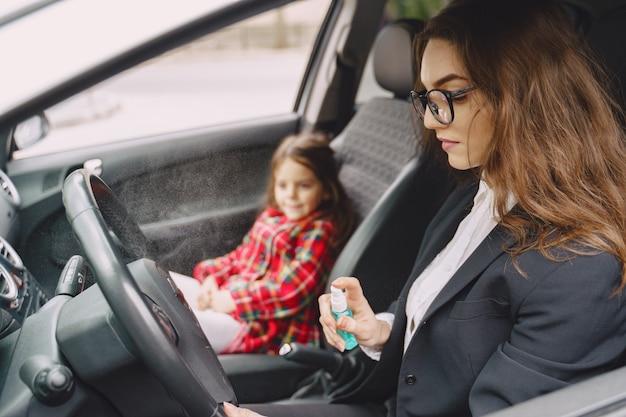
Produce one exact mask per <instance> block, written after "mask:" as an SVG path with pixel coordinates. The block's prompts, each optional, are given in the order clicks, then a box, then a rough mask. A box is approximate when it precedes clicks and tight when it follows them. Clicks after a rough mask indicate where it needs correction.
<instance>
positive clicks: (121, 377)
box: [0, 0, 626, 417]
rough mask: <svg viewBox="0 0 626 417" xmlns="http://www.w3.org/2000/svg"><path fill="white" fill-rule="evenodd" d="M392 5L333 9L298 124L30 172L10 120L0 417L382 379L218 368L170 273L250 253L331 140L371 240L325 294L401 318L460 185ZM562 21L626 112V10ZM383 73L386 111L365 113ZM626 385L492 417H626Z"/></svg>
mask: <svg viewBox="0 0 626 417" xmlns="http://www.w3.org/2000/svg"><path fill="white" fill-rule="evenodd" d="M44 3H46V2H44ZM47 3H54V2H47ZM289 3H291V1H289V0H265V1H264V2H262V4H261V2H258V1H256V0H249V1H241V2H238V3H236V4H231V5H229V6H225V7H224V8H223V9H218V12H215V13H212V14H209V15H207V16H206V17H204V18H200V19H198V20H196V21H193V22H190V23H188V24H187V26H185V27H184V28H182V29H181V30H179V31H177V32H172V33H168V34H167V36H166V35H163V36H161V37H159V38H158V39H155V40H153V41H152V42H147V43H146V44H144V45H142V46H140V47H137V48H136V49H134V50H133V51H131V52H128V53H127V54H126V55H123V56H122V57H121V58H119V59H117V60H115V61H110V62H107V63H105V64H102V65H100V66H99V68H98V70H97V71H96V70H94V71H92V72H91V73H89V74H87V75H85V76H84V77H82V78H80V79H78V78H77V81H76V84H75V85H71V86H70V87H71V88H70V87H68V88H67V92H65V91H64V90H63V89H59V92H58V93H57V92H56V90H55V91H54V92H53V93H55V94H58V95H57V96H55V98H54V99H52V98H51V96H50V95H49V96H45V97H43V98H42V99H41V100H40V101H37V100H33V101H32V103H29V105H28V106H27V105H24V106H22V107H20V108H19V109H17V110H16V112H15V114H16V115H19V116H20V117H18V116H14V119H15V120H21V119H22V117H21V116H26V115H27V114H28V115H31V113H32V114H44V110H46V109H47V108H48V107H49V106H50V105H51V103H52V102H56V101H61V100H62V99H65V98H68V97H70V96H71V95H72V94H73V93H74V92H77V91H79V90H80V89H81V88H83V87H84V86H86V85H94V84H97V83H98V82H100V81H103V80H105V79H106V78H108V77H109V76H111V75H113V74H116V73H118V72H120V71H122V70H124V69H126V68H130V67H132V66H133V65H134V64H136V63H138V62H141V61H143V60H145V59H147V58H149V57H152V56H158V55H159V54H161V53H164V52H166V51H168V50H169V49H171V48H173V47H174V46H178V45H183V44H184V43H185V42H187V41H189V40H190V39H195V38H198V37H199V36H200V34H201V33H209V32H211V31H213V30H219V29H222V28H224V27H226V26H228V25H229V24H230V23H232V22H236V21H238V20H243V19H245V18H248V17H250V16H253V15H256V14H260V13H262V12H265V11H271V10H272V9H274V8H279V7H282V6H284V5H287V4H289ZM296 3H297V2H296ZM386 3H387V2H386V1H383V0H343V1H339V0H338V1H332V2H330V6H329V9H328V12H327V15H326V17H325V18H324V20H323V22H322V24H321V27H320V34H319V35H318V37H317V38H316V40H315V44H314V46H313V52H312V55H311V59H310V61H309V63H308V65H307V68H306V70H305V74H304V76H303V80H302V85H301V87H300V90H299V91H298V95H297V99H296V104H295V106H294V110H293V112H289V113H286V114H279V115H276V116H272V117H266V118H259V119H255V120H246V121H244V122H234V123H226V124H221V125H216V126H209V127H202V128H195V129H189V130H187V131H185V132H182V133H180V132H169V133H163V134H160V135H154V136H150V137H140V138H137V139H134V140H130V141H127V142H120V143H113V144H107V145H97V146H93V147H85V148H77V149H74V150H70V151H67V152H59V153H51V154H48V155H42V156H36V157H32V158H24V159H19V158H11V157H10V154H11V152H12V151H14V150H15V146H16V145H15V144H14V143H11V140H10V139H11V137H12V136H11V135H12V134H13V133H14V132H13V131H14V124H15V123H14V122H15V120H12V119H11V118H9V117H8V116H7V118H6V119H5V118H2V117H0V139H3V140H6V141H7V146H6V147H5V149H4V150H3V151H2V152H0V156H3V157H4V156H6V157H7V158H6V159H7V160H6V162H5V161H3V166H2V168H3V170H2V171H0V182H2V187H1V189H2V190H3V192H4V195H3V198H0V215H3V216H5V218H6V219H8V220H7V221H5V222H1V224H0V255H2V256H0V308H1V309H0V312H2V314H1V315H0V417H13V416H15V417H18V416H54V417H56V416H58V417H61V416H94V417H99V416H102V417H112V416H151V417H159V416H200V415H216V416H223V415H224V414H223V410H222V409H221V407H220V405H219V404H220V403H222V402H225V401H228V402H232V403H239V404H245V403H258V402H275V401H277V402H291V403H294V402H317V401H323V402H328V401H332V400H333V398H334V397H336V396H340V395H341V394H343V393H345V392H346V391H348V390H350V389H351V388H352V387H354V384H358V383H359V381H360V380H361V377H362V376H363V375H364V374H366V373H367V372H368V366H369V364H370V362H369V360H365V358H364V355H363V353H362V352H360V350H359V349H358V348H356V349H354V350H352V351H349V352H347V353H341V354H340V353H339V352H337V351H336V350H334V349H333V348H331V347H329V346H326V345H325V344H324V343H322V347H321V348H319V349H316V348H312V347H309V346H303V345H297V344H292V345H289V346H285V347H284V350H281V354H280V355H266V354H228V355H217V354H216V353H215V352H213V350H212V348H211V347H210V346H207V345H208V342H206V339H205V337H204V335H203V334H202V332H201V331H199V328H198V327H197V326H194V325H193V324H190V323H192V322H193V318H190V311H189V310H188V309H187V308H186V307H185V305H186V304H185V303H184V302H181V300H182V299H183V298H184V297H182V295H181V294H180V292H179V291H177V289H176V286H175V284H174V283H173V281H172V280H171V278H170V277H169V275H168V271H176V272H180V273H186V274H190V273H191V270H190V268H191V266H193V264H194V262H196V261H197V260H199V259H205V258H210V257H214V256H218V255H220V254H223V253H225V252H226V251H229V250H231V249H232V248H234V247H235V246H236V245H237V244H238V243H239V242H240V239H241V237H242V236H243V235H244V234H245V232H246V231H247V230H248V228H249V227H250V225H251V224H252V222H253V221H254V218H255V216H256V214H257V213H258V210H259V206H260V203H261V201H262V196H263V192H264V191H265V186H266V178H267V175H268V168H269V164H268V163H267V162H268V161H269V160H270V158H271V155H272V153H273V151H274V149H275V148H276V146H277V144H278V143H279V141H280V139H281V138H283V137H284V136H286V135H288V134H290V133H293V132H296V131H298V130H300V129H309V128H316V129H321V130H326V131H328V132H330V133H331V134H332V136H333V141H332V146H333V148H334V150H335V154H336V158H337V163H338V165H339V167H340V171H339V172H340V179H341V181H342V184H343V185H344V187H345V188H346V191H347V193H348V195H349V197H350V200H351V202H352V204H353V206H354V208H355V210H356V212H357V217H358V222H359V224H358V227H357V229H356V230H355V232H354V234H353V235H352V237H351V238H350V240H349V241H348V242H347V244H346V245H345V247H344V248H343V250H342V252H341V254H340V256H339V258H338V259H337V262H336V263H335V266H334V268H333V270H332V271H331V274H330V281H329V283H328V285H330V283H331V282H332V279H334V278H337V277H339V276H357V277H359V279H360V281H361V283H362V285H363V288H364V291H365V293H366V296H367V298H368V300H369V301H370V304H371V305H372V307H373V309H374V311H383V310H385V309H386V307H387V306H388V305H389V304H390V303H391V302H392V301H393V300H394V299H395V297H396V296H397V294H398V293H399V292H400V290H401V288H402V286H403V284H404V281H405V278H406V277H407V275H408V274H409V273H410V271H411V269H412V267H413V262H414V260H415V257H416V254H417V252H418V250H419V247H420V243H421V236H422V235H423V233H424V231H425V228H426V226H427V225H428V223H429V221H430V219H431V218H432V217H433V216H434V214H435V213H436V212H437V210H438V208H439V206H440V205H441V204H442V203H443V201H444V200H445V198H446V196H447V195H448V194H449V193H450V192H451V184H452V181H451V180H450V177H449V173H448V172H447V171H442V170H441V169H437V168H435V167H434V166H433V165H431V164H429V162H430V160H431V158H432V155H430V154H428V153H426V152H425V151H424V150H423V149H421V148H420V146H419V140H418V139H419V138H421V136H422V135H424V134H427V133H426V132H424V131H423V126H422V124H421V122H420V121H419V119H418V118H417V116H416V114H415V112H414V111H413V108H412V105H411V102H410V100H409V91H410V90H412V89H413V88H414V83H415V80H416V76H417V74H416V68H415V63H414V60H413V58H412V50H413V37H414V35H415V34H416V33H418V32H419V30H420V29H421V28H422V27H423V20H421V19H417V18H404V17H403V18H396V19H389V18H388V17H384V18H382V19H381V16H386V15H385V12H384V11H385V8H386V7H387V4H386ZM563 3H564V4H565V6H566V9H567V11H568V13H569V15H570V17H571V19H572V22H573V24H574V25H575V26H576V27H577V29H578V30H579V31H580V32H581V34H583V35H584V36H585V37H586V38H587V39H589V40H590V42H591V43H592V45H593V46H594V48H595V49H596V50H597V51H598V52H599V54H600V56H601V57H602V59H604V60H605V61H606V65H607V67H608V68H609V71H610V72H611V74H612V75H613V77H612V80H613V81H614V89H615V91H616V95H617V98H618V99H619V100H621V102H622V103H623V104H624V105H625V107H626V91H625V90H624V87H623V86H624V85H625V83H626V38H624V35H625V34H626V31H624V30H623V24H624V22H625V21H626V4H624V2H623V0H605V1H600V2H594V1H591V0H589V1H586V0H563ZM40 7H46V5H43V6H41V5H40ZM12 18H15V16H13V17H12ZM7 19H8V18H7ZM5 23H6V22H4V21H2V19H0V31H1V30H2V26H3V24H5ZM120 24H121V23H120ZM0 35H1V33H0ZM368 57H369V59H371V64H372V69H373V77H374V79H375V82H376V84H377V86H378V88H379V89H380V91H382V94H379V95H375V96H373V97H370V98H368V99H367V100H365V101H363V102H359V103H356V101H355V96H357V92H358V88H359V84H360V82H361V79H362V78H364V71H365V70H364V67H365V66H366V61H367V60H368ZM51 94H52V93H51ZM20 112H22V113H20ZM7 120H8V121H9V122H11V123H9V122H7ZM44 121H45V120H44ZM44 125H45V123H44ZM5 154H6V155H5ZM87 162H89V163H87ZM94 166H95V167H96V168H98V169H94ZM624 383H626V369H618V370H616V371H613V372H611V373H608V374H606V375H602V376H600V377H596V378H593V379H592V380H588V381H585V382H583V383H579V384H576V385H574V386H571V387H568V388H566V389H564V390H561V391H558V392H554V393H551V394H548V395H545V396H542V397H540V398H536V399H534V400H531V401H528V402H526V403H523V404H519V405H517V406H514V407H511V408H509V409H507V410H503V411H501V412H498V413H495V414H494V415H493V417H519V416H529V415H546V416H563V417H565V416H586V415H598V416H600V415H603V416H619V415H621V416H626V407H624V404H626V402H625V401H626V390H624V389H623V386H624Z"/></svg>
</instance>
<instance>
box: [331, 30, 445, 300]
mask: <svg viewBox="0 0 626 417" xmlns="http://www.w3.org/2000/svg"><path fill="white" fill-rule="evenodd" d="M421 27H422V25H421V23H420V22H419V21H409V20H403V21H399V22H395V23H391V24H389V25H388V26H386V27H385V28H383V29H382V30H381V32H380V33H379V35H378V37H377V39H376V42H375V44H374V50H373V54H374V55H373V58H374V74H375V77H376V80H377V82H378V83H379V84H380V86H381V87H383V88H385V89H387V90H389V91H391V92H393V97H390V98H386V97H385V98H384V97H377V98H373V99H371V100H369V101H368V102H366V103H364V104H363V105H362V106H361V107H360V108H359V110H358V111H357V112H356V114H355V115H354V117H353V118H352V120H351V121H350V122H349V123H348V125H347V126H346V128H345V129H344V131H343V132H342V133H341V134H340V135H339V136H338V137H337V138H336V139H335V141H333V146H334V147H335V150H336V153H337V156H338V161H339V164H340V169H339V177H340V180H341V181H342V183H343V185H344V187H345V188H346V192H347V194H348V196H349V197H350V199H351V202H352V204H353V206H354V208H355V210H356V212H357V218H358V221H359V226H358V227H357V230H356V231H355V233H354V234H353V236H352V237H351V238H350V240H349V241H348V243H347V244H346V246H345V247H344V249H343V251H342V252H341V254H340V256H339V258H338V260H337V262H336V264H335V266H334V268H333V270H332V271H331V275H330V277H331V280H330V282H332V280H333V279H335V278H337V277H339V276H356V277H358V278H359V280H360V281H361V284H362V286H363V289H364V291H365V296H366V297H367V298H368V300H369V301H370V304H371V305H372V307H373V308H374V311H381V310H384V309H386V307H387V306H388V304H389V303H390V302H391V301H393V300H394V299H395V297H397V295H398V293H399V292H400V289H401V288H402V286H403V285H404V282H405V281H406V278H407V276H408V274H409V273H410V270H411V268H412V265H413V262H414V260H415V256H416V254H417V250H418V249H419V245H420V242H421V239H422V235H423V232H424V229H425V227H426V225H427V224H428V223H429V222H430V219H431V218H432V216H433V215H434V213H435V212H436V210H437V209H438V208H439V206H440V204H441V202H442V201H443V197H445V194H446V190H447V189H446V187H445V178H446V175H439V173H435V172H433V171H431V170H429V169H427V168H426V166H425V165H424V164H423V163H422V162H421V159H420V156H421V149H420V146H419V144H420V142H421V135H422V129H423V125H422V123H421V122H419V121H418V120H416V114H415V112H414V110H413V108H412V105H411V103H410V100H409V98H408V97H409V91H410V90H411V89H412V88H413V85H414V82H415V77H416V72H415V63H414V58H413V53H412V50H413V38H414V35H415V34H416V33H417V32H418V31H419V30H420V29H421ZM330 282H329V285H330Z"/></svg>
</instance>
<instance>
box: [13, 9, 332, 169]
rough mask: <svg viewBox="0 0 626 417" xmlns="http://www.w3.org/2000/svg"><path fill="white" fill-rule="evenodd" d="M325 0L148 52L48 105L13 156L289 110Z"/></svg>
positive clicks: (265, 15)
mask: <svg viewBox="0 0 626 417" xmlns="http://www.w3.org/2000/svg"><path fill="white" fill-rule="evenodd" d="M330 2H331V0H302V1H297V2H293V3H291V4H289V5H287V6H284V7H282V8H280V9H275V10H272V11H270V12H266V13H264V14H261V15H258V16H255V17H253V18H250V19H247V20H245V21H242V22H239V23H237V24H235V25H232V26H230V27H228V28H225V29H223V30H221V31H219V32H216V33H212V34H210V35H208V36H206V37H204V38H201V39H198V40H196V41H194V42H192V43H190V44H188V45H185V46H183V47H180V48H178V49H176V50H174V51H170V52H169V53H167V54H165V55H163V56H160V57H157V58H154V59H152V60H151V61H148V62H146V63H144V64H142V65H140V66H138V67H136V68H132V69H130V70H128V71H125V72H124V73H122V74H119V75H118V76H116V77H113V78H111V79H109V80H107V81H105V82H102V83H100V84H98V85H96V86H94V87H92V88H90V89H89V90H87V91H84V92H82V93H80V94H77V95H76V96H74V97H71V98H70V99H68V100H66V101H64V102H62V103H60V104H58V105H56V106H54V107H51V108H49V109H48V110H47V111H46V112H45V113H46V116H47V117H48V119H49V121H50V130H49V133H48V134H47V136H46V138H45V139H44V140H42V141H40V142H39V143H37V144H35V145H33V146H31V147H28V148H26V149H22V150H19V151H17V152H15V153H14V155H13V156H14V158H16V159H23V158H27V157H31V156H36V155H42V154H48V153H54V152H59V151H62V150H68V149H73V148H81V147H89V146H94V145H98V144H103V143H111V142H116V141H123V140H130V139H134V138H139V137H144V136H148V135H155V134H161V133H168V132H175V131H178V130H183V129H191V128H197V127H203V126H210V125H214V124H220V123H228V122H236V121H240V120H245V119H251V118H257V117H266V116H272V115H277V114H285V113H288V112H291V111H292V110H293V108H294V104H295V100H296V97H297V93H298V89H299V87H300V84H301V82H302V77H303V75H304V71H305V68H306V65H307V63H308V60H309V56H310V53H311V50H312V47H313V45H314V43H315V39H316V37H317V34H318V31H319V29H320V26H321V24H322V22H323V20H324V18H325V16H326V13H327V11H328V8H329V7H330Z"/></svg>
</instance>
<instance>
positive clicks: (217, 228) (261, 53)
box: [6, 0, 332, 292]
mask: <svg viewBox="0 0 626 417" xmlns="http://www.w3.org/2000/svg"><path fill="white" fill-rule="evenodd" d="M242 3H245V4H244V5H243V6H241V7H239V8H237V9H232V10H231V12H232V13H230V14H229V15H228V19H230V20H232V21H234V22H236V23H235V24H232V25H228V26H226V27H225V28H224V29H222V30H220V31H218V32H215V33H212V34H209V35H207V36H206V37H202V38H200V39H197V40H196V41H195V42H193V43H191V44H185V45H183V46H181V47H179V48H177V49H176V50H174V51H171V52H168V53H166V54H163V55H159V56H158V57H156V58H154V59H152V60H151V61H149V62H147V63H143V64H141V65H140V66H139V67H138V68H131V69H130V70H128V71H125V72H124V73H122V74H121V75H119V76H117V77H115V78H113V79H110V80H106V81H104V82H102V83H100V84H97V85H95V86H92V87H90V88H89V89H87V90H83V91H81V92H80V93H79V94H77V95H75V96H72V97H71V98H69V99H68V100H66V101H64V102H62V103H60V104H58V105H55V106H52V107H49V108H47V109H46V110H45V113H46V115H47V116H48V118H49V120H50V124H51V129H50V132H49V134H48V135H47V137H46V138H45V139H44V140H43V141H41V142H40V143H38V144H37V145H34V146H32V147H29V148H26V149H21V150H16V151H15V152H13V153H12V155H11V159H10V160H9V161H8V162H7V164H6V170H7V173H8V174H9V176H10V177H11V179H12V180H13V182H14V183H15V186H16V188H17V190H18V192H19V194H20V196H21V210H20V233H19V239H18V242H15V246H16V248H17V249H18V251H19V252H20V254H21V256H22V258H23V260H24V263H25V264H26V265H27V266H28V268H29V269H30V270H31V272H32V273H33V274H34V275H35V277H36V278H37V279H38V280H39V281H41V283H42V284H43V285H44V286H45V287H46V288H47V290H48V291H49V292H52V291H53V289H54V286H55V285H56V282H57V280H58V276H59V273H60V271H61V270H62V268H63V266H64V265H65V263H66V261H67V260H68V259H69V258H70V257H71V256H72V255H74V254H77V253H79V248H78V245H77V244H76V243H75V241H74V238H73V235H72V232H71V228H70V225H69V224H68V222H67V220H66V219H65V213H64V210H63V205H62V200H61V190H62V186H63V181H64V178H65V177H66V176H67V175H68V174H69V173H70V172H72V171H73V170H75V169H77V168H81V167H87V168H89V169H90V170H92V171H93V172H94V173H96V174H98V175H99V176H101V178H102V179H103V180H104V181H105V182H106V183H107V184H108V185H109V186H110V187H111V188H112V190H113V191H114V192H115V193H116V195H117V196H118V197H119V198H120V199H121V201H122V202H123V203H124V205H126V207H127V208H128V209H129V211H130V213H131V214H132V215H133V216H134V218H135V219H136V220H137V222H138V223H139V224H140V226H141V228H142V230H143V231H144V233H145V234H146V236H147V237H148V239H149V240H150V241H151V242H152V243H153V244H154V247H155V248H156V254H155V257H156V258H158V259H159V261H161V262H162V263H163V265H165V266H166V267H167V268H170V269H172V270H175V271H178V272H181V273H186V274H190V273H191V270H192V267H193V265H194V263H195V262H197V261H198V260H200V259H204V258H208V257H213V256H217V255H220V254H223V253H225V252H227V251H229V250H231V249H232V248H234V247H235V246H236V245H237V244H238V243H239V242H240V241H241V238H242V237H243V235H244V234H245V232H246V231H247V229H248V228H249V227H250V225H251V224H252V222H253V220H254V218H255V216H256V214H257V213H258V212H259V210H260V209H261V207H262V205H263V197H264V193H265V189H266V185H267V179H268V167H269V160H270V158H271V155H272V153H273V150H274V149H275V147H276V146H277V144H278V142H279V141H280V140H281V139H282V138H283V137H284V136H286V135H287V134H289V133H293V132H295V131H297V130H298V129H299V128H300V127H301V125H302V124H303V110H302V106H301V101H302V97H303V95H304V94H305V93H304V92H303V91H304V87H303V86H305V85H306V84H307V82H308V81H307V80H308V77H312V75H313V74H314V71H313V69H314V68H315V65H316V64H315V62H316V60H318V59H319V57H318V56H317V54H319V53H320V45H321V44H322V43H321V41H320V39H323V38H324V36H327V35H325V31H327V30H329V28H330V27H331V25H329V23H328V22H329V19H328V18H327V16H328V14H329V10H332V8H331V4H332V2H331V1H318V0H305V1H299V2H294V3H293V4H287V5H284V6H283V5H282V3H289V2H285V1H282V2H277V1H275V2H266V4H265V6H259V5H258V4H255V3H256V2H242ZM272 3H274V4H272ZM268 5H269V6H268ZM270 6H271V7H270ZM279 6H280V7H279ZM233 10H234V12H233ZM249 16H251V17H249ZM248 17H249V18H248ZM320 30H321V32H320ZM309 94H310V93H309Z"/></svg>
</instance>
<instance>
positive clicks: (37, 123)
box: [13, 112, 50, 149]
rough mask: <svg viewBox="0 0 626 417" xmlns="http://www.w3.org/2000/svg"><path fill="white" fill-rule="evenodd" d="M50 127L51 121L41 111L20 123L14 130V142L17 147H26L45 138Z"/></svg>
mask: <svg viewBox="0 0 626 417" xmlns="http://www.w3.org/2000/svg"><path fill="white" fill-rule="evenodd" d="M49 129H50V122H49V121H48V118H47V117H46V115H45V114H44V113H43V112H41V113H37V114H36V115H34V116H32V117H29V118H28V119H26V120H24V121H23V122H21V123H18V125H17V126H15V129H14V130H13V142H14V143H15V146H16V147H17V149H25V148H28V147H29V146H32V145H34V144H35V143H37V142H39V141H40V140H41V139H43V138H45V137H46V135H47V134H48V130H49Z"/></svg>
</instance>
